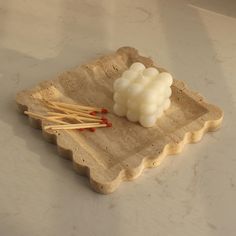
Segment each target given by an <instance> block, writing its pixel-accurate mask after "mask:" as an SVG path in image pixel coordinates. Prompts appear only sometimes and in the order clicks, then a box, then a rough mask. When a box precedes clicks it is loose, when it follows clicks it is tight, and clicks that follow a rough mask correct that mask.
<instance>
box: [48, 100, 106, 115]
mask: <svg viewBox="0 0 236 236" xmlns="http://www.w3.org/2000/svg"><path fill="white" fill-rule="evenodd" d="M52 103H55V104H57V105H60V106H64V107H68V108H79V109H82V110H87V111H97V112H101V113H107V112H108V111H107V109H105V108H99V107H89V106H82V105H78V104H69V103H63V102H52Z"/></svg>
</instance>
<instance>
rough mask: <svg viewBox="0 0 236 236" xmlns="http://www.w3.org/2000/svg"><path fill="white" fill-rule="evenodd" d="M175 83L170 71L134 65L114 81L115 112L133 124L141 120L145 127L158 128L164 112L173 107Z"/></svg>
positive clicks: (140, 64) (139, 64)
mask: <svg viewBox="0 0 236 236" xmlns="http://www.w3.org/2000/svg"><path fill="white" fill-rule="evenodd" d="M172 82H173V79H172V76H171V75H170V74H169V73H167V72H161V73H160V72H159V71H158V70H157V69H156V68H154V67H149V68H145V66H144V65H143V64H142V63H140V62H135V63H133V64H132V65H131V66H130V68H129V69H128V70H126V71H124V73H123V74H122V76H121V77H120V78H119V79H117V80H116V81H115V82H114V101H115V104H114V107H113V110H114V113H115V114H116V115H118V116H121V117H122V116H126V117H127V119H128V120H129V121H132V122H137V121H138V122H139V123H140V124H141V125H142V126H144V127H152V126H154V125H155V123H156V121H157V119H158V118H159V117H161V116H162V114H163V111H165V110H167V109H168V108H169V107H170V99H169V98H170V96H171V85H172Z"/></svg>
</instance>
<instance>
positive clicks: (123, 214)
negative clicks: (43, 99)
mask: <svg viewBox="0 0 236 236" xmlns="http://www.w3.org/2000/svg"><path fill="white" fill-rule="evenodd" d="M206 2H207V3H206ZM235 28H236V4H235V1H233V0H228V1H220V0H214V1H213V0H210V1H204V0H186V1H182V0H180V1H171V0H165V1H164V0H163V1H161V0H158V1H157V0H149V1H142V0H140V1H131V0H128V1H124V0H122V1H114V0H104V1H96V0H86V1H83V0H79V1H76V0H69V1H66V0H58V1H56V0H48V1H36V0H33V1H20V0H16V1H12V0H9V1H2V3H1V6H0V82H1V83H0V114H1V115H0V130H1V135H0V146H1V154H0V155H1V158H0V187H1V190H0V234H1V235H4V236H21V235H22V236H41V235H44V236H53V235H55V236H60V235H70V236H72V235H86V236H87V235H89V236H93V235H96V236H100V235H101V236H104V235H105V236H106V235H113V236H116V235H117V236H120V235H122V236H126V235H127V236H130V235H135V236H139V235H140V236H141V235H148V236H152V235H153V236H157V235H166V236H169V235H181V236H182V235H188V236H198V235H201V236H221V235H227V236H231V235H232V236H233V235H235V231H236V224H235V218H236V204H235V199H236V145H235V140H236V132H235V131H236V130H235V129H236V122H235V120H236V93H235V91H236V69H235V68H236V67H235V65H236V31H235ZM125 45H128V46H133V47H136V48H138V49H139V50H140V51H141V52H143V53H144V54H145V55H149V56H151V57H152V58H153V59H154V60H155V61H156V62H158V63H159V64H160V65H161V66H163V67H165V68H167V69H168V70H169V71H170V72H171V73H172V74H173V75H174V76H175V78H177V79H181V80H184V81H185V82H186V83H187V84H188V86H189V87H190V88H192V89H193V90H196V91H198V92H199V93H201V94H202V95H204V96H205V97H206V98H207V99H208V100H209V101H210V102H212V103H214V104H217V105H218V106H220V107H221V108H222V109H223V110H224V113H225V118H224V122H223V125H222V128H221V129H220V130H219V131H217V132H214V133H209V134H207V135H205V137H204V138H203V140H202V141H201V142H200V143H198V144H192V145H187V146H186V148H185V149H184V151H183V153H181V154H179V155H176V156H169V157H167V158H166V159H165V161H164V162H163V163H162V165H161V166H159V167H158V168H156V169H148V170H146V171H145V172H144V173H143V175H142V176H141V177H140V178H138V179H136V180H135V181H132V182H127V183H124V184H122V185H121V186H120V188H119V189H118V191H116V192H115V193H113V194H111V195H100V194H97V193H95V192H93V191H92V190H91V189H90V187H89V183H88V180H87V179H86V178H84V177H81V176H79V175H77V174H76V173H75V172H74V170H73V169H72V166H71V163H70V162H69V161H66V160H64V159H62V158H59V157H58V155H57V152H56V148H55V146H54V145H51V144H49V143H47V142H45V141H44V140H43V138H42V135H41V132H40V131H39V130H35V129H32V128H31V127H29V125H28V122H27V120H26V119H25V117H23V116H22V115H20V114H18V113H17V112H16V107H15V102H14V97H15V94H16V93H17V92H18V91H20V90H22V89H25V88H29V87H32V86H34V85H36V84H37V83H38V82H40V81H41V80H45V79H49V78H51V77H53V76H55V75H56V74H58V73H59V72H62V71H64V70H65V69H68V68H70V67H73V66H75V65H78V64H80V63H83V62H86V61H87V60H89V59H91V58H94V57H97V56H99V55H101V54H104V53H106V52H109V51H112V50H115V49H117V48H118V47H121V46H125Z"/></svg>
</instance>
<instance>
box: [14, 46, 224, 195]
mask: <svg viewBox="0 0 236 236" xmlns="http://www.w3.org/2000/svg"><path fill="white" fill-rule="evenodd" d="M136 61H140V62H142V63H143V64H145V65H146V66H154V64H153V61H152V60H151V59H149V58H146V57H142V56H140V55H139V54H138V52H137V50H135V49H134V48H129V47H123V48H120V49H119V50H117V51H116V52H115V53H113V54H110V55H105V56H103V57H101V58H98V59H97V60H94V61H91V62H89V63H88V64H85V65H82V66H79V67H76V68H74V69H71V70H69V71H67V72H65V73H62V74H61V75H59V76H58V77H57V78H55V79H53V80H49V81H45V82H42V83H41V84H39V85H38V86H36V87H35V88H33V89H30V90H25V91H22V92H20V93H19V94H18V95H17V98H16V101H17V104H18V107H19V109H20V111H21V112H23V111H25V110H29V111H33V112H39V113H46V111H48V109H47V108H46V107H44V105H43V104H42V103H41V102H40V98H43V99H49V100H55V101H64V102H74V103H80V104H85V105H91V106H97V107H106V108H108V109H109V110H110V111H111V113H109V114H108V117H109V119H110V120H111V121H112V123H113V127H112V128H110V129H98V130H97V131H96V132H95V133H91V132H78V131H63V130H61V131H49V130H47V131H45V130H44V126H45V125H46V124H48V123H49V122H45V121H43V122H41V121H40V120H36V119H32V118H29V120H30V123H31V125H32V126H34V127H38V128H42V132H43V135H44V137H45V138H46V139H47V140H48V141H50V142H53V143H55V144H57V146H58V151H59V153H60V154H61V155H63V156H65V157H66V158H69V159H71V160H72V161H73V165H74V167H75V169H76V170H77V171H78V172H79V173H81V174H84V175H87V176H88V177H89V180H90V183H91V186H92V188H93V189H94V190H96V191H97V192H100V193H104V194H106V193H110V192H113V191H114V190H116V189H117V187H118V186H119V184H120V183H121V182H122V181H126V180H132V179H134V178H136V177H138V176H139V175H140V174H141V173H142V171H143V169H144V168H148V167H156V166H158V165H159V164H160V162H161V161H162V160H163V159H164V157H165V156H166V155H168V154H176V153H179V152H181V151H182V149H183V147H184V145H185V144H186V143H192V142H197V141H199V140H200V139H201V138H202V136H203V134H204V133H205V132H207V131H213V130H215V129H216V128H218V127H219V125H220V123H221V121H222V118H223V114H222V111H221V110H220V109H219V108H217V107H216V106H214V105H211V104H208V103H206V102H205V101H204V100H203V98H202V97H201V96H199V94H198V93H195V92H192V91H191V90H189V89H188V88H187V87H186V86H185V84H184V83H183V82H182V81H179V80H174V83H173V85H172V96H171V101H172V103H171V107H170V108H169V109H168V110H167V112H165V114H164V115H163V116H162V118H160V119H159V120H158V123H157V125H156V126H155V127H153V128H148V129H147V128H143V127H141V126H140V125H139V124H135V123H131V122H129V121H127V120H126V119H125V118H119V117H117V116H115V115H113V113H112V105H113V101H112V96H113V91H112V84H113V81H114V80H115V79H116V78H118V77H119V76H120V75H121V73H122V72H123V71H124V70H126V69H127V68H128V67H129V66H130V65H131V64H132V63H133V62H136ZM159 70H163V69H161V68H159Z"/></svg>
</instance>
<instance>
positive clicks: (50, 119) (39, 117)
mask: <svg viewBox="0 0 236 236" xmlns="http://www.w3.org/2000/svg"><path fill="white" fill-rule="evenodd" d="M24 113H25V114H26V115H28V116H31V117H34V118H38V119H42V120H47V121H52V122H55V123H58V124H68V122H65V121H62V120H57V119H54V118H52V117H47V116H43V115H39V114H36V113H34V112H29V111H25V112H24Z"/></svg>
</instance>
